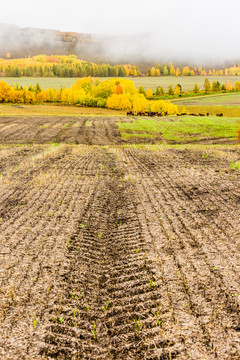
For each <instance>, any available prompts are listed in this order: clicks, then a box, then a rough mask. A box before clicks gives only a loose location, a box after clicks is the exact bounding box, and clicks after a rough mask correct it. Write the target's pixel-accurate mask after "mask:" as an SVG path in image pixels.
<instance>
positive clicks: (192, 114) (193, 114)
mask: <svg viewBox="0 0 240 360" xmlns="http://www.w3.org/2000/svg"><path fill="white" fill-rule="evenodd" d="M189 115H190V116H199V115H198V114H195V113H191V114H189Z"/></svg>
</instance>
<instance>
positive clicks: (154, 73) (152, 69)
mask: <svg viewBox="0 0 240 360" xmlns="http://www.w3.org/2000/svg"><path fill="white" fill-rule="evenodd" d="M155 75H156V69H155V67H152V68H151V76H155Z"/></svg>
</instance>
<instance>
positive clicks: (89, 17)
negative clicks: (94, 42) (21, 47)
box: [0, 0, 240, 36]
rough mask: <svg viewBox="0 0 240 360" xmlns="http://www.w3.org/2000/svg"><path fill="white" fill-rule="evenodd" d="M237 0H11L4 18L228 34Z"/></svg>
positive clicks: (77, 26)
mask: <svg viewBox="0 0 240 360" xmlns="http://www.w3.org/2000/svg"><path fill="white" fill-rule="evenodd" d="M239 16H240V1H239V0H228V1H226V0H121V1H116V0H67V1H64V0H41V1H34V0H21V1H19V0H7V1H2V3H1V10H0V22H3V23H9V24H15V25H19V26H21V27H27V26H32V27H38V28H48V29H59V30H63V31H64V30H65V31H77V32H90V33H106V34H112V33H114V34H119V33H120V34H122V33H125V34H127V33H135V32H149V31H150V32H152V31H155V32H156V31H164V33H165V34H166V36H167V35H168V34H169V33H170V34H172V33H176V34H179V32H181V33H183V34H184V35H189V36H190V35H191V34H192V32H194V33H196V35H198V34H200V33H201V34H203V36H207V35H208V33H209V32H212V31H213V32H214V33H215V32H217V31H219V30H220V34H222V33H223V31H221V29H223V28H224V32H225V31H226V32H227V34H228V35H229V36H230V35H231V32H232V31H233V30H237V32H238V35H239V33H240V31H239Z"/></svg>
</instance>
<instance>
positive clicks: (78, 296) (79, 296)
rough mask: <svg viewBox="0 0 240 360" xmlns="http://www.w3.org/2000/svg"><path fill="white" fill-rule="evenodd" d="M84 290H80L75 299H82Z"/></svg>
mask: <svg viewBox="0 0 240 360" xmlns="http://www.w3.org/2000/svg"><path fill="white" fill-rule="evenodd" d="M82 292H83V290H80V291H79V295H75V299H77V300H80V299H81V296H82Z"/></svg>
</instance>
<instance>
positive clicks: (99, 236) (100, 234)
mask: <svg viewBox="0 0 240 360" xmlns="http://www.w3.org/2000/svg"><path fill="white" fill-rule="evenodd" d="M101 237H102V231H100V233H99V234H98V239H99V240H100V239H101Z"/></svg>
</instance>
